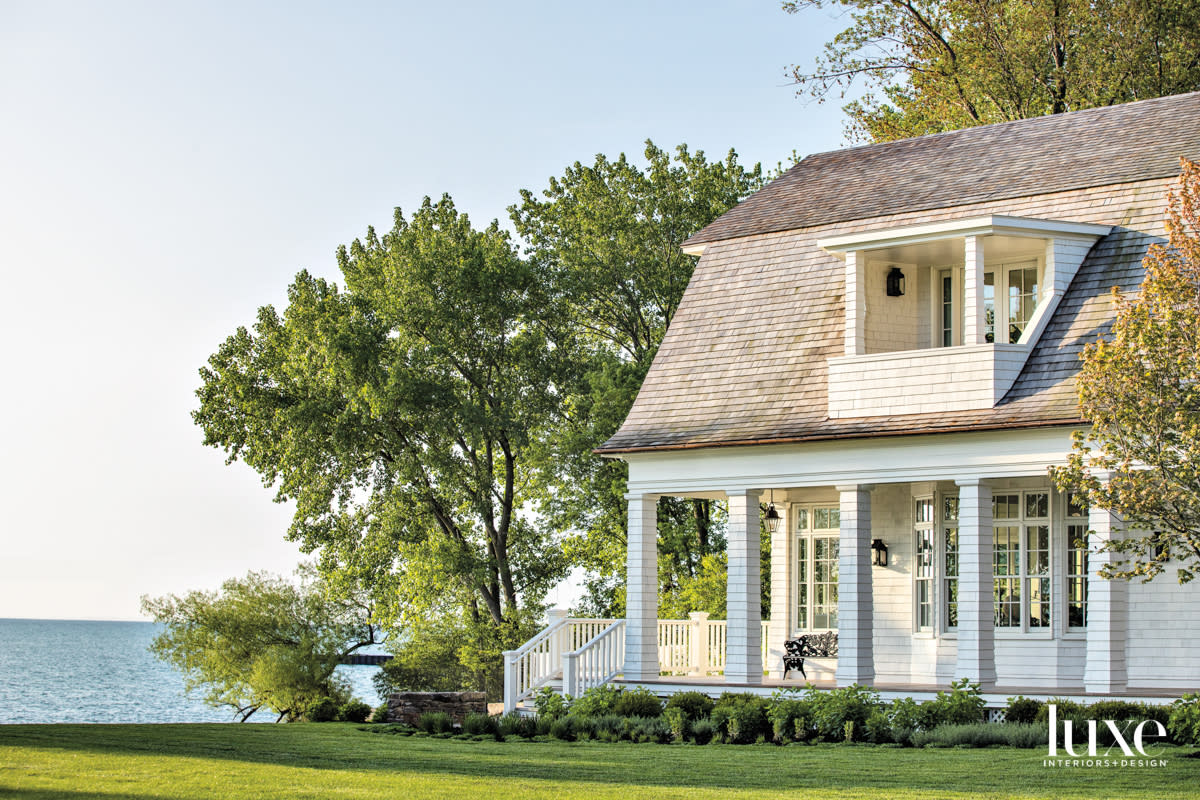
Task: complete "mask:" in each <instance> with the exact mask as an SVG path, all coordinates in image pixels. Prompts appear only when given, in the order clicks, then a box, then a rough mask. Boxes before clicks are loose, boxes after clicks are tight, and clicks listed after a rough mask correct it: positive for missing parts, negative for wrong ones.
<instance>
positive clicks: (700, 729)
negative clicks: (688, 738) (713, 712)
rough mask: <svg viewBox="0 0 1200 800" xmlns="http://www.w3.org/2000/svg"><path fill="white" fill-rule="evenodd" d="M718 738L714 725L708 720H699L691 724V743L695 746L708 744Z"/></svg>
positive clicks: (717, 731)
mask: <svg viewBox="0 0 1200 800" xmlns="http://www.w3.org/2000/svg"><path fill="white" fill-rule="evenodd" d="M718 736H720V731H719V730H718V729H717V726H716V723H714V722H713V721H712V720H710V719H700V720H696V721H695V722H693V723H692V741H694V742H695V743H696V744H708V743H709V742H711V741H713V739H714V738H716V737H718Z"/></svg>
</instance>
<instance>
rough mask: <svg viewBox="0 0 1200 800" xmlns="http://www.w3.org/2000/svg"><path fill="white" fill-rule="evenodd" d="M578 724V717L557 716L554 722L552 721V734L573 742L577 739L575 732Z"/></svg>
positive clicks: (556, 737) (557, 737) (554, 736)
mask: <svg viewBox="0 0 1200 800" xmlns="http://www.w3.org/2000/svg"><path fill="white" fill-rule="evenodd" d="M578 725H579V718H578V717H570V716H562V717H557V718H555V720H554V721H553V722H551V723H550V735H551V736H552V737H553V738H555V739H561V740H562V741H564V742H573V741H575V732H576V727H577V726H578Z"/></svg>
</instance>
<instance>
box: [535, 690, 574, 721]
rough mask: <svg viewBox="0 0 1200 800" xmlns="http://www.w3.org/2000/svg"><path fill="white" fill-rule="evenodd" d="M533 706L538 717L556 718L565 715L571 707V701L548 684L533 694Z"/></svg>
mask: <svg viewBox="0 0 1200 800" xmlns="http://www.w3.org/2000/svg"><path fill="white" fill-rule="evenodd" d="M533 707H534V708H536V709H537V713H538V716H539V717H545V718H546V719H549V720H556V719H558V718H559V717H562V716H565V715H566V713H567V711H568V710H569V709H570V707H571V701H570V700H568V699H567V698H565V697H563V696H562V695H561V694H559V693H558V692H556V691H554V690H553V689H551V688H550V687H549V686H543V687H542V688H541V689H539V690H538V693H537V694H535V695H534V696H533Z"/></svg>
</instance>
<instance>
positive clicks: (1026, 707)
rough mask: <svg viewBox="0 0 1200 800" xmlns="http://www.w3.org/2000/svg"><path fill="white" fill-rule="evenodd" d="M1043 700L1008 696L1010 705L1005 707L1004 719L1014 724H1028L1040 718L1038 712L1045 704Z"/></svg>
mask: <svg viewBox="0 0 1200 800" xmlns="http://www.w3.org/2000/svg"><path fill="white" fill-rule="evenodd" d="M1044 705H1045V703H1043V702H1042V701H1041V700H1033V699H1031V698H1028V697H1021V696H1020V695H1018V696H1017V697H1010V698H1008V705H1007V706H1005V707H1004V721H1005V722H1008V723H1014V724H1028V723H1030V722H1034V721H1036V720H1037V718H1038V714H1039V713H1040V712H1041V710H1042V706H1044Z"/></svg>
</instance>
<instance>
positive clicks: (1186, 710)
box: [1167, 693, 1200, 745]
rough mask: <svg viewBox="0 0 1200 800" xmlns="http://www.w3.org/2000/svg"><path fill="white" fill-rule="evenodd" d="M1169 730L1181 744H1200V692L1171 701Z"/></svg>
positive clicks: (1173, 737)
mask: <svg viewBox="0 0 1200 800" xmlns="http://www.w3.org/2000/svg"><path fill="white" fill-rule="evenodd" d="M1170 709H1171V713H1170V716H1169V717H1168V720H1167V730H1168V731H1170V733H1171V738H1172V739H1174V740H1175V741H1176V742H1178V743H1179V744H1191V745H1200V693H1193V694H1185V695H1184V696H1183V697H1181V698H1179V699H1178V700H1176V701H1175V702H1174V703H1171V706H1170Z"/></svg>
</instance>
